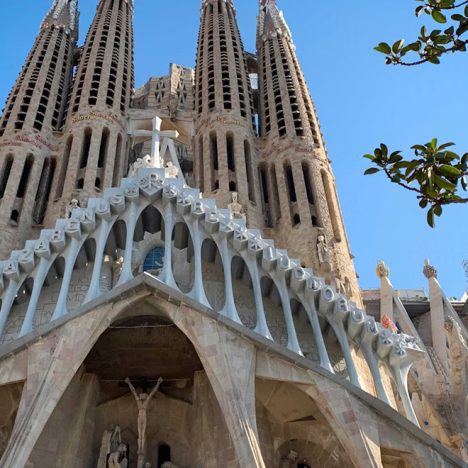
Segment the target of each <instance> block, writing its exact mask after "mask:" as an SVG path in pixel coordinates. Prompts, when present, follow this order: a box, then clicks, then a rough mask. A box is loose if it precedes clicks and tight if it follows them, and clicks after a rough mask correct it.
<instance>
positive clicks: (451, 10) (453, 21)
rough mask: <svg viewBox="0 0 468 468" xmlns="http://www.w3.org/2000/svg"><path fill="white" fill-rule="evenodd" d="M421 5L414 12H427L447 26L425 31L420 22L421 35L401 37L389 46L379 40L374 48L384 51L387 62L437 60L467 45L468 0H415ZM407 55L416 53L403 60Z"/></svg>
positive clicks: (411, 62)
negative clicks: (412, 40) (405, 38)
mask: <svg viewBox="0 0 468 468" xmlns="http://www.w3.org/2000/svg"><path fill="white" fill-rule="evenodd" d="M416 1H418V2H420V3H422V5H419V6H418V7H417V8H416V16H421V15H423V14H425V15H429V16H430V17H431V18H432V19H433V20H434V21H436V22H437V23H439V24H444V25H446V24H447V23H450V25H449V27H448V28H446V29H444V30H442V29H434V30H432V31H428V30H427V27H426V26H423V27H422V28H421V31H420V35H419V37H418V38H417V40H415V41H414V42H411V43H410V44H408V45H405V41H404V40H403V39H400V40H398V41H396V42H394V43H393V45H392V46H391V45H390V44H387V43H386V42H381V43H380V44H379V45H378V46H377V47H375V50H377V51H378V52H381V53H383V54H385V55H386V56H387V57H386V59H385V62H386V63H387V64H389V65H390V64H394V65H405V66H413V65H420V64H422V63H426V62H429V63H433V64H438V63H440V57H441V56H442V55H444V54H447V53H449V52H452V53H454V52H466V50H467V45H468V37H467V36H468V35H466V33H467V32H468V0H464V1H460V0H459V2H458V3H457V2H456V0H416ZM407 56H410V57H411V56H412V57H417V59H415V60H411V59H410V60H409V61H407V60H405V59H406V57H407Z"/></svg>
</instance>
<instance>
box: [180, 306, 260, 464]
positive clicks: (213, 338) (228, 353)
mask: <svg viewBox="0 0 468 468" xmlns="http://www.w3.org/2000/svg"><path fill="white" fill-rule="evenodd" d="M173 315H174V316H173V317H171V318H172V320H173V321H174V323H175V324H176V325H177V326H178V327H179V328H180V330H182V331H183V332H184V333H185V334H186V335H187V337H188V338H189V339H190V341H191V342H192V344H193V345H194V347H195V349H196V351H197V353H198V356H199V357H200V360H201V362H202V364H203V367H204V369H205V372H206V374H207V376H208V379H209V381H210V383H211V386H212V388H213V391H214V393H215V395H216V398H217V399H218V403H219V406H220V407H221V411H222V413H223V415H224V418H225V421H226V425H227V427H228V429H229V433H230V435H231V440H232V443H233V445H234V449H235V452H236V456H237V461H238V463H239V465H240V466H242V467H249V468H250V467H252V468H253V467H259V468H264V467H265V462H264V461H263V457H262V453H261V450H260V444H259V440H258V433H257V422H256V415H255V366H256V349H255V347H254V345H253V344H252V343H250V342H249V341H248V340H246V339H244V338H242V337H240V336H238V335H237V334H235V333H233V332H231V331H229V330H228V329H227V328H225V326H224V325H221V324H219V323H218V322H217V321H216V320H214V319H211V318H209V317H206V316H202V315H200V314H199V313H197V312H194V311H193V310H192V309H190V308H189V307H185V306H182V307H181V308H180V309H178V311H177V313H175V314H173Z"/></svg>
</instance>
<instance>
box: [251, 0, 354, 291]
mask: <svg viewBox="0 0 468 468" xmlns="http://www.w3.org/2000/svg"><path fill="white" fill-rule="evenodd" d="M257 58H258V70H259V73H258V75H259V122H260V142H259V147H260V149H261V151H260V159H261V162H260V164H259V166H258V172H259V180H260V188H261V194H262V208H263V211H264V213H265V222H266V225H265V234H266V235H267V236H271V237H272V238H273V239H275V241H276V245H278V246H284V247H287V248H288V250H289V252H290V254H292V255H295V256H297V257H298V258H301V259H303V260H304V262H305V264H306V266H308V267H312V268H313V269H314V270H315V271H316V272H317V273H318V274H320V275H322V276H324V277H325V278H326V279H327V280H328V281H329V282H334V283H335V285H336V287H337V289H338V290H339V291H340V292H343V293H347V294H348V295H349V296H351V297H353V298H355V299H356V300H358V298H359V288H358V284H357V278H356V273H355V271H354V265H353V260H352V256H351V254H350V250H349V245H348V240H347V236H346V231H345V227H344V222H343V217H342V214H341V209H340V205H339V201H338V195H337V191H336V183H335V178H334V176H333V172H332V168H331V164H330V161H329V159H328V156H327V151H326V148H325V143H324V141H323V138H322V135H321V132H320V127H319V122H318V118H317V114H316V110H315V106H314V104H313V102H312V99H311V97H310V93H309V90H308V87H307V84H306V81H305V79H304V75H303V73H302V69H301V66H300V65H299V60H298V58H297V55H296V48H295V45H294V42H293V39H292V35H291V31H290V29H289V27H288V25H287V23H286V21H285V19H284V16H283V13H282V12H281V11H280V10H279V8H278V5H277V2H276V0H261V1H260V14H259V17H258V25H257Z"/></svg>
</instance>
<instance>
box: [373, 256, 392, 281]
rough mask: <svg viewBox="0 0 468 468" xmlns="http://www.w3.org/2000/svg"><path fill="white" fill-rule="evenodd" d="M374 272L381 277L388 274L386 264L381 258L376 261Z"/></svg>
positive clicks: (386, 276)
mask: <svg viewBox="0 0 468 468" xmlns="http://www.w3.org/2000/svg"><path fill="white" fill-rule="evenodd" d="M375 272H376V273H377V277H378V278H380V279H382V278H388V277H389V276H390V269H389V268H388V266H387V265H386V264H385V262H384V261H383V260H379V261H378V262H377V267H376V269H375Z"/></svg>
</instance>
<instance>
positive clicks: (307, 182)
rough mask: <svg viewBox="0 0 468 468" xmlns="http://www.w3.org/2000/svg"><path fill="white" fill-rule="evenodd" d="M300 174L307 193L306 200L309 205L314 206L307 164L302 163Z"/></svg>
mask: <svg viewBox="0 0 468 468" xmlns="http://www.w3.org/2000/svg"><path fill="white" fill-rule="evenodd" d="M302 173H303V175H304V184H305V187H306V192H307V200H309V204H310V205H314V204H315V200H314V192H313V190H312V182H311V180H310V167H309V165H308V164H307V163H305V162H303V163H302Z"/></svg>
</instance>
